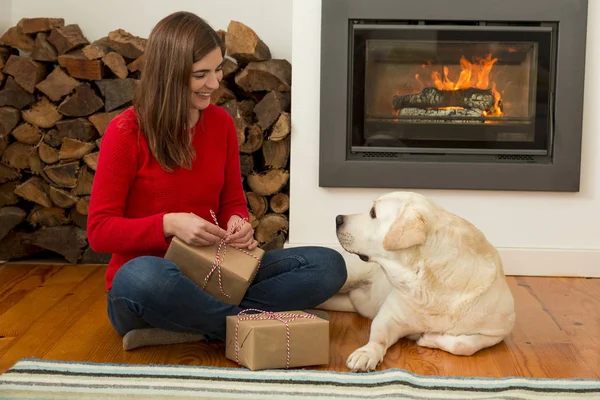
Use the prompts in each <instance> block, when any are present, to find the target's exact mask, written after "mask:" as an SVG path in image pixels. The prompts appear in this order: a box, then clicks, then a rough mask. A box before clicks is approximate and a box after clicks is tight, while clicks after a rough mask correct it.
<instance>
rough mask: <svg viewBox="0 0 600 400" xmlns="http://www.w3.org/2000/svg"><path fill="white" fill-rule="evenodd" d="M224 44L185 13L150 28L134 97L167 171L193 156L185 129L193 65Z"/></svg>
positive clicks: (186, 165)
mask: <svg viewBox="0 0 600 400" xmlns="http://www.w3.org/2000/svg"><path fill="white" fill-rule="evenodd" d="M216 48H220V49H221V54H222V55H223V56H224V55H225V47H224V45H223V42H222V41H221V40H220V39H219V37H218V35H217V33H216V32H215V31H214V29H213V28H212V27H211V26H210V25H208V24H207V23H206V22H205V21H204V20H203V19H202V18H200V17H198V16H197V15H195V14H192V13H189V12H184V11H180V12H175V13H173V14H171V15H168V16H167V17H165V18H163V19H162V20H160V21H159V22H158V23H157V24H156V26H155V27H154V28H153V29H152V32H151V33H150V36H149V37H148V42H147V44H146V50H145V51H144V61H143V68H142V73H141V79H140V82H139V86H138V88H137V90H136V93H135V95H134V98H133V106H134V108H135V111H136V113H137V116H138V124H139V128H140V131H141V132H142V134H143V135H144V136H145V137H146V140H147V141H148V147H149V148H150V152H151V153H152V154H153V155H154V157H155V158H156V159H157V161H158V162H159V163H160V165H161V166H162V167H163V168H164V169H165V170H166V171H172V170H173V168H175V167H178V166H179V167H184V168H191V166H192V162H193V160H194V158H195V157H196V152H195V151H194V148H193V147H192V137H191V135H190V134H189V128H190V127H188V123H189V116H190V108H191V100H190V97H191V92H190V90H191V89H190V77H191V74H192V64H194V63H195V62H198V61H199V60H200V59H202V58H203V57H204V56H206V55H207V54H208V53H210V52H211V51H213V50H214V49H216Z"/></svg>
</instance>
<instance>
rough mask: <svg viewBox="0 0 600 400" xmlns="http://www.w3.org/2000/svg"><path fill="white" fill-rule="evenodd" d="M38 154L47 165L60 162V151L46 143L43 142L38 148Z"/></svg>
mask: <svg viewBox="0 0 600 400" xmlns="http://www.w3.org/2000/svg"><path fill="white" fill-rule="evenodd" d="M38 154H39V156H40V159H41V160H42V161H43V162H45V163H46V164H54V163H56V162H58V150H56V149H55V148H54V147H52V146H49V145H47V144H46V143H44V142H41V143H40V145H39V146H38Z"/></svg>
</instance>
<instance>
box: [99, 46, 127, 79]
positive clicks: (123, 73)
mask: <svg viewBox="0 0 600 400" xmlns="http://www.w3.org/2000/svg"><path fill="white" fill-rule="evenodd" d="M102 62H103V63H104V65H106V66H107V67H108V68H109V69H110V70H111V71H112V72H113V73H114V74H115V75H116V76H118V77H119V78H121V79H125V78H127V75H129V70H128V69H127V64H126V63H125V59H124V58H123V56H122V55H120V54H119V53H117V52H115V51H111V52H110V53H108V54H107V55H105V56H104V57H102Z"/></svg>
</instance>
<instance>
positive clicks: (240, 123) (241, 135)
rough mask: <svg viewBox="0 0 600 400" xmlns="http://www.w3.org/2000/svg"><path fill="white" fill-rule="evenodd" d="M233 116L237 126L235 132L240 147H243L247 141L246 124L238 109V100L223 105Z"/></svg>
mask: <svg viewBox="0 0 600 400" xmlns="http://www.w3.org/2000/svg"><path fill="white" fill-rule="evenodd" d="M221 107H223V108H224V109H225V111H227V112H228V113H229V115H231V117H232V118H233V122H234V124H235V131H236V133H237V138H238V145H239V146H242V145H243V144H244V142H245V141H246V123H245V121H244V118H243V117H242V114H241V113H240V110H239V108H238V103H237V100H235V99H234V100H230V101H228V102H227V103H225V104H223V105H221Z"/></svg>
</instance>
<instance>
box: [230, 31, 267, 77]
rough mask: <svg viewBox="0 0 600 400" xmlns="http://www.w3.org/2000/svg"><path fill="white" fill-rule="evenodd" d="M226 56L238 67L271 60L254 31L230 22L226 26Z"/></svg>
mask: <svg viewBox="0 0 600 400" xmlns="http://www.w3.org/2000/svg"><path fill="white" fill-rule="evenodd" d="M226 46H227V54H228V55H229V56H230V57H232V58H234V59H235V60H236V61H237V62H238V64H239V65H241V66H244V65H246V64H248V63H249V62H251V61H264V60H269V59H270V58H271V51H270V50H269V47H268V46H267V45H266V44H265V43H264V42H263V41H262V40H261V39H260V37H259V36H258V35H257V34H256V32H254V30H253V29H252V28H250V27H248V26H246V25H244V24H243V23H241V22H238V21H231V22H229V25H228V26H227V44H226Z"/></svg>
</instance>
